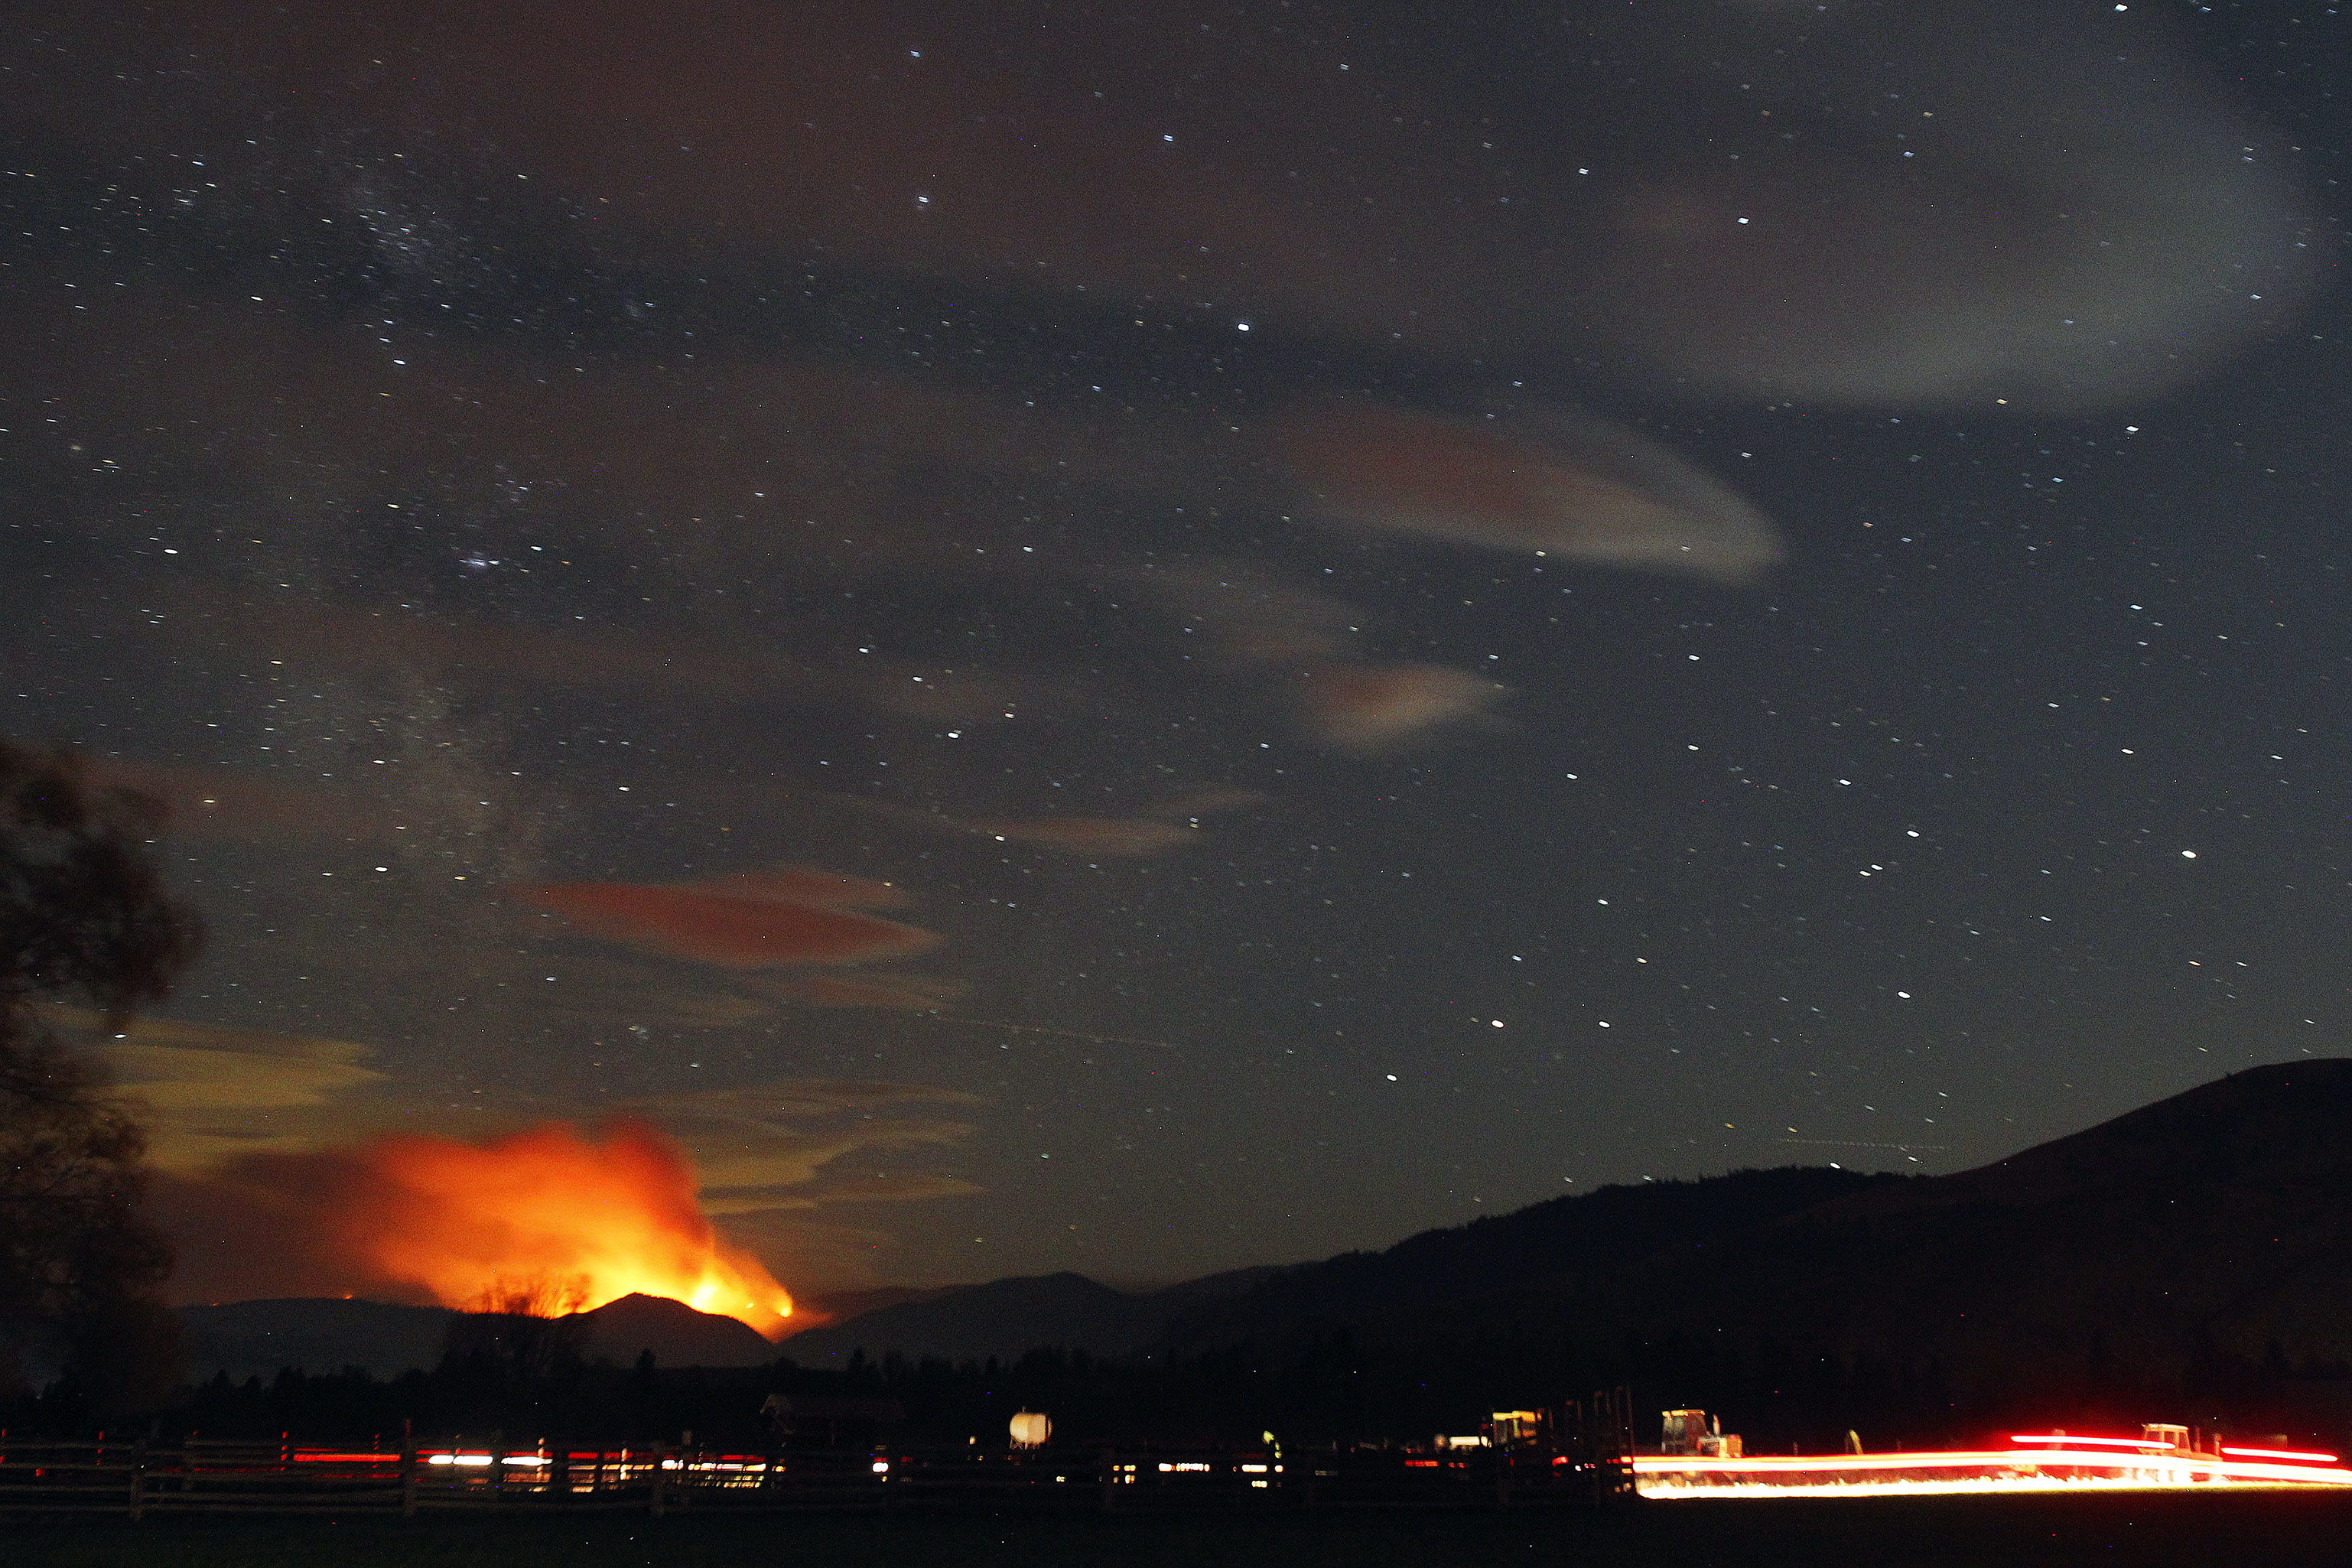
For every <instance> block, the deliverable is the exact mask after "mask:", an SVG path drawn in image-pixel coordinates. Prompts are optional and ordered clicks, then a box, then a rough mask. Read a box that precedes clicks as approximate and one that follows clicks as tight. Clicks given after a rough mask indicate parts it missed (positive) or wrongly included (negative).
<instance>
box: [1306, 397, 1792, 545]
mask: <svg viewBox="0 0 2352 1568" xmlns="http://www.w3.org/2000/svg"><path fill="white" fill-rule="evenodd" d="M1274 447H1275V450H1276V453H1277V455H1278V456H1279V457H1280V458H1281V459H1282V460H1283V461H1284V462H1285V464H1286V466H1287V467H1288V468H1290V470H1291V472H1292V473H1293V475H1295V476H1296V478H1297V481H1298V483H1299V485H1300V486H1301V487H1302V488H1303V489H1304V490H1305V491H1306V493H1307V497H1308V498H1309V500H1310V503H1311V505H1312V506H1313V507H1314V508H1315V510H1318V511H1320V512H1322V513H1323V514H1324V515H1325V516H1327V517H1330V518H1333V519H1335V520H1339V521H1348V522H1358V523H1363V524H1366V525H1368V526H1370V527H1373V528H1378V529H1382V530H1386V531H1391V532H1397V533H1411V534H1419V535H1422V536H1424V537H1427V538H1433V539H1444V540H1450V541H1452V542H1455V543H1461V544H1475V545H1482V546H1485V547H1486V548H1488V549H1495V550H1532V551H1536V552H1539V553H1544V554H1550V555H1559V556H1565V557H1567V558H1568V559H1570V560H1573V561H1589V562H1593V563H1600V564H1606V565H1617V566H1648V567H1669V568H1675V569H1679V570H1684V571H1690V572H1697V573H1700V574H1705V575H1707V576H1713V577H1721V578H1726V579H1730V580H1735V581H1736V580H1738V579H1740V578H1743V577H1747V576H1749V575H1751V574H1754V573H1755V572H1757V571H1758V570H1759V569H1760V568H1762V567H1764V566H1768V565H1769V564H1771V563H1773V562H1775V561H1778V560H1779V559H1780V542H1779V540H1778V538H1777V537H1776V536H1775V535H1774V533H1773V531H1772V526H1771V524H1769V522H1767V521H1764V518H1763V515H1762V514H1761V513H1759V511H1757V510H1756V509H1755V508H1754V507H1752V506H1749V505H1748V503H1747V502H1746V501H1745V500H1741V499H1740V498H1739V497H1738V495H1736V494H1734V493H1733V492H1732V491H1731V490H1730V489H1728V488H1727V487H1726V486H1724V485H1722V484H1720V483H1718V482H1717V481H1716V480H1715V479H1710V478H1708V477H1707V476H1706V474H1703V473H1701V472H1700V471H1699V470H1698V469H1697V468H1696V467H1694V466H1693V465H1692V464H1690V463H1689V462H1687V461H1685V459H1684V458H1680V457H1678V456H1676V455H1675V454H1674V453H1672V452H1669V451H1668V450H1666V449H1665V448H1664V447H1661V446H1659V445H1657V444H1656V443H1655V442H1654V441H1651V440H1649V439H1648V438H1646V437H1642V436H1639V435H1636V434H1635V433H1634V432H1633V431H1632V430H1629V429H1627V428H1626V427H1625V426H1622V425H1617V424H1612V423H1611V422H1609V421H1606V420H1600V419H1591V418H1587V417H1585V416H1580V415H1571V414H1569V413H1567V412H1565V411H1564V410H1549V411H1540V412H1533V413H1522V414H1517V415H1515V416H1512V417H1510V418H1507V419H1491V420H1476V421H1473V420H1468V419H1454V418H1449V417H1447V416H1443V415H1437V414H1429V413H1424V412H1422V411H1420V410H1416V409H1406V408H1394V407H1388V406H1384V405H1380V404H1374V403H1344V404H1334V405H1329V406H1328V407H1325V408H1321V409H1318V410H1315V411H1312V412H1310V413H1307V414H1302V415H1297V416H1293V417H1291V418H1290V419H1288V420H1286V421H1285V422H1284V423H1283V424H1282V425H1281V426H1278V427H1277V429H1276V434H1275V438H1274Z"/></svg>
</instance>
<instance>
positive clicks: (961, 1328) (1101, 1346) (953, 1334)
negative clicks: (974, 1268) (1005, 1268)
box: [782, 1268, 1276, 1367]
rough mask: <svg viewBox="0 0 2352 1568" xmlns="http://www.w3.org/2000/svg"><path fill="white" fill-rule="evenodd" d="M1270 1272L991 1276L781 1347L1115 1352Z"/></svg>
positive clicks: (821, 1358) (798, 1358)
mask: <svg viewBox="0 0 2352 1568" xmlns="http://www.w3.org/2000/svg"><path fill="white" fill-rule="evenodd" d="M1274 1272H1276V1270H1272V1269H1265V1268H1243V1269H1236V1270H1234V1271H1233V1272H1231V1273H1226V1274H1212V1275H1209V1276H1208V1277H1206V1278H1205V1279H1192V1280H1188V1281H1186V1282H1185V1283H1183V1284H1181V1285H1175V1286H1171V1287H1170V1288H1168V1289H1164V1290H1155V1291H1144V1292H1130V1291H1125V1290H1115V1289H1111V1288H1110V1287H1109V1286H1108V1285H1104V1284H1100V1283H1098V1282H1097V1281H1096V1280H1093V1279H1087V1277H1086V1276H1085V1275H1083V1274H1069V1273H1063V1274H1042V1275H1034V1276H1027V1277H1020V1278H1014V1279H994V1280H991V1281H990V1282H989V1283H987V1284H985V1285H971V1286H967V1287H964V1288H963V1289H956V1290H948V1291H942V1292H940V1293H938V1294H935V1295H929V1296H926V1297H923V1298H921V1299H919V1300H911V1301H906V1302H902V1303H899V1304H897V1305H893V1306H889V1307H885V1308H883V1309H881V1310H877V1311H872V1312H867V1313H865V1314H863V1315H862V1316H858V1317H854V1318H851V1319H849V1320H847V1321H844V1322H840V1323H836V1324H832V1325H828V1326H826V1327H824V1328H817V1329H811V1330H809V1331H806V1332H804V1333H800V1334H796V1335H794V1336H793V1337H792V1338H791V1339H788V1340H786V1341H785V1342H783V1345H782V1352H783V1353H784V1354H785V1355H786V1356H788V1357H790V1358H791V1359H792V1360H793V1362H794V1363H797V1364H799V1365H801V1366H805V1367H835V1366H842V1365H845V1364H846V1363H848V1361H849V1359H850V1357H851V1356H852V1355H853V1354H855V1353H856V1352H859V1351H861V1350H862V1351H864V1352H866V1356H867V1357H868V1358H869V1359H878V1358H880V1357H882V1356H885V1355H891V1354H896V1355H902V1356H906V1357H908V1358H909V1359H911V1360H919V1359H921V1358H923V1357H926V1356H937V1357H941V1358H944V1359H946V1360H948V1361H952V1362H965V1361H986V1360H987V1359H988V1358H990V1357H991V1356H994V1357H996V1358H998V1359H1000V1360H1010V1359H1012V1358H1013V1357H1014V1356H1017V1355H1019V1354H1020V1353H1021V1352H1024V1351H1026V1350H1030V1349H1034V1348H1035V1347H1037V1346H1040V1345H1055V1346H1058V1347H1060V1348H1062V1349H1064V1350H1073V1351H1084V1352H1088V1353H1089V1354H1094V1355H1118V1354H1123V1353H1125V1352H1129V1351H1133V1350H1139V1349H1141V1348H1142V1347H1144V1346H1145V1345H1148V1344H1150V1343H1152V1342H1155V1341H1157V1340H1158V1339H1159V1338H1160V1336H1161V1334H1162V1333H1163V1332H1164V1331H1166V1329H1167V1327H1168V1325H1169V1323H1170V1322H1171V1321H1173V1320H1174V1319H1175V1318H1177V1317H1178V1316H1179V1315H1180V1314H1181V1313H1183V1312H1185V1311H1188V1310H1192V1309H1193V1308H1195V1307H1197V1306H1198V1305H1199V1304H1201V1303H1202V1302H1203V1301H1206V1300H1214V1299H1216V1298H1218V1297H1221V1296H1223V1295H1226V1294H1229V1293H1231V1292H1233V1291H1236V1290H1243V1289H1247V1288H1248V1287H1249V1286H1250V1285H1252V1284H1253V1283H1255V1281H1257V1280H1258V1279H1262V1278H1264V1277H1265V1276H1266V1275H1268V1274H1270V1273H1274Z"/></svg>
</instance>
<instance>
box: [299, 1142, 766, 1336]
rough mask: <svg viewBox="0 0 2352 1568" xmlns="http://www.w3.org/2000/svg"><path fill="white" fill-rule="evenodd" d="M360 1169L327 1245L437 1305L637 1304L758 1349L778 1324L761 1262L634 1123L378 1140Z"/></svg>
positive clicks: (680, 1163) (363, 1155) (664, 1147)
mask: <svg viewBox="0 0 2352 1568" xmlns="http://www.w3.org/2000/svg"><path fill="white" fill-rule="evenodd" d="M600 1137H601V1141H600ZM360 1163H362V1165H363V1166H364V1167H366V1169H367V1173H368V1176H369V1177H370V1178H372V1179H370V1180H367V1181H365V1182H364V1183H363V1184H362V1191H361V1192H360V1193H359V1194H355V1196H357V1197H358V1198H359V1199H360V1200H361V1201H357V1202H352V1203H347V1204H343V1205H338V1208H339V1211H340V1212H339V1213H338V1214H337V1215H336V1216H335V1219H334V1221H333V1226H334V1228H335V1230H336V1231H338V1232H339V1233H340V1234H339V1236H338V1237H337V1239H338V1240H339V1241H340V1242H341V1245H342V1246H343V1247H346V1248H348V1249H349V1250H350V1251H352V1253H355V1254H357V1255H358V1256H360V1257H362V1258H365V1259H366V1260H367V1261H368V1262H369V1263H370V1264H371V1265H372V1266H373V1267H374V1268H377V1269H378V1270H380V1271H381V1272H383V1274H385V1275H387V1276H389V1277H390V1278H393V1279H400V1280H404V1281H406V1282H408V1283H411V1284H415V1285H418V1286H422V1287H423V1288H424V1289H426V1290H428V1291H430V1292H431V1293H432V1295H433V1297H434V1299H435V1300H438V1301H439V1302H441V1303H442V1304H443V1305H444V1306H449V1307H463V1308H470V1309H474V1310H482V1309H484V1308H489V1309H492V1310H513V1309H514V1308H515V1307H516V1306H518V1305H525V1304H528V1307H529V1308H530V1310H548V1309H549V1308H553V1309H554V1310H566V1309H569V1310H582V1311H585V1310H593V1309H594V1308H597V1307H601V1306H603V1305H604V1303H606V1302H607V1301H614V1300H619V1299H620V1298H622V1297H624V1296H626V1295H629V1294H631V1293H632V1292H641V1293H643V1294H645V1295H647V1296H667V1297H669V1298H670V1299H672V1300H678V1301H683V1302H685V1303H686V1304H687V1305H688V1306H689V1307H693V1308H695V1309H697V1310H700V1311H705V1312H716V1313H721V1314H723V1315H725V1316H727V1317H730V1318H735V1319H738V1320H740V1321H743V1322H745V1323H748V1324H750V1325H751V1327H752V1328H754V1329H757V1330H758V1331H760V1332H761V1333H762V1334H764V1335H766V1336H767V1337H768V1338H770V1339H775V1338H777V1337H779V1336H780V1335H781V1334H782V1331H783V1327H784V1320H785V1319H786V1318H787V1317H789V1316H790V1315H791V1313H792V1310H793V1300H792V1297H791V1296H790V1295H788V1294H787V1293H786V1292H785V1290H784V1288H783V1287H782V1286H781V1285H779V1284H777V1283H776V1281H775V1279H774V1278H773V1277H772V1276H771V1275H770V1274H769V1273H768V1270H767V1269H766V1268H764V1267H763V1266H762V1265H761V1263H760V1261H759V1259H757V1258H753V1257H752V1256H751V1255H750V1254H749V1253H747V1252H744V1251H742V1250H741V1249H740V1248H739V1247H730V1246H729V1245H728V1244H727V1243H726V1242H724V1241H722V1240H720V1239H719V1236H718V1234H717V1233H716V1231H714V1230H713V1229H712V1227H711V1224H710V1221H709V1219H708V1218H706V1217H705V1216H704V1215H703V1213H702V1209H701V1205H699V1204H698V1202H697V1201H696V1198H695V1185H696V1184H695V1175H694V1167H693V1165H692V1164H691V1163H689V1162H688V1160H687V1158H686V1156H685V1154H684V1152H682V1151H680V1150H679V1149H678V1147H677V1145H676V1144H675V1143H673V1142H670V1140H669V1139H667V1138H666V1137H664V1136H663V1135H662V1134H661V1133H660V1132H658V1131H656V1130H655V1129H654V1128H652V1127H649V1126H647V1125H646V1124H645V1123H643V1122H640V1121H615V1122H614V1123H612V1124H610V1125H609V1126H607V1127H605V1128H604V1129H603V1130H602V1131H601V1135H599V1134H597V1133H586V1134H583V1132H582V1131H578V1130H576V1129H574V1128H572V1127H570V1126H567V1125H564V1124H562V1123H560V1122H550V1123H548V1124H547V1125H545V1126H541V1127H534V1128H530V1129H529V1130H528V1131H521V1132H516V1133H512V1134H509V1136H506V1137H503V1138H495V1139H492V1140H491V1141H490V1142H487V1143H482V1144H473V1143H461V1142H456V1141H455V1140H452V1139H446V1138H431V1137H423V1136H406V1137H395V1138H386V1139H383V1140H380V1141H378V1142H374V1143H371V1144H369V1145H368V1146H367V1147H366V1148H365V1149H364V1150H362V1151H361V1152H360Z"/></svg>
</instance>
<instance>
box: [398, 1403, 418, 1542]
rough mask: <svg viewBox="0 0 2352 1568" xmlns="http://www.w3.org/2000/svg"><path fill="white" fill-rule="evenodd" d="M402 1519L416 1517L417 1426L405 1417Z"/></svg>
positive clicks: (401, 1420) (402, 1450)
mask: <svg viewBox="0 0 2352 1568" xmlns="http://www.w3.org/2000/svg"><path fill="white" fill-rule="evenodd" d="M400 1517H401V1518H403V1519H414V1518H415V1517H416V1426H415V1421H414V1420H412V1419H411V1418H410V1417H408V1416H405V1415H404V1416H402V1417H401V1418H400Z"/></svg>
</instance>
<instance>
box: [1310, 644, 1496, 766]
mask: <svg viewBox="0 0 2352 1568" xmlns="http://www.w3.org/2000/svg"><path fill="white" fill-rule="evenodd" d="M1299 689H1300V693H1301V695H1302V697H1303V698H1304V699H1305V701H1306V703H1307V720H1308V722H1309V724H1310V725H1311V726H1312V727H1313V728H1314V730H1315V731H1316V733H1317V734H1318V735H1319V736H1320V737H1321V738H1322V739H1323V740H1325V741H1326V742H1329V743H1330V744H1332V745H1335V746H1340V747H1344V748H1345V749H1347V750H1349V751H1351V752H1380V751H1385V750H1387V749H1389V748H1390V747H1391V746H1396V745H1401V744H1402V743H1404V742H1408V741H1412V740H1414V739H1416V738H1418V737H1420V736H1421V735H1423V734H1424V733H1426V732H1427V731H1431V730H1433V729H1436V728H1438V727H1439V726H1441V725H1444V724H1450V723H1454V722H1456V721H1463V720H1467V719H1472V718H1475V717H1477V716H1478V715H1480V714H1483V713H1484V712H1485V711H1486V708H1487V706H1488V705H1489V704H1490V703H1492V702H1493V701H1494V700H1495V699H1496V698H1497V697H1498V696H1500V695H1501V694H1502V691H1503V689H1502V688H1501V687H1500V686H1497V685H1496V684H1495V683H1494V682H1493V681H1491V680H1481V679H1478V678H1477V677H1476V676H1475V675H1472V674H1470V673H1469V672H1468V671H1466V670H1460V669H1452V668H1447V667H1446V666H1444V665H1442V664H1326V665H1318V666H1316V667H1315V668H1311V669H1309V670H1307V672H1306V673H1305V674H1304V675H1303V676H1301V677H1300V678H1299Z"/></svg>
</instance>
